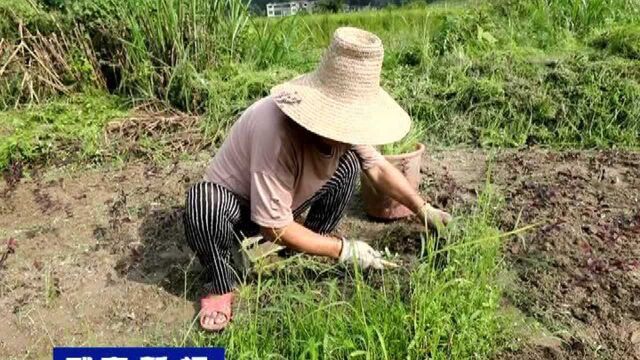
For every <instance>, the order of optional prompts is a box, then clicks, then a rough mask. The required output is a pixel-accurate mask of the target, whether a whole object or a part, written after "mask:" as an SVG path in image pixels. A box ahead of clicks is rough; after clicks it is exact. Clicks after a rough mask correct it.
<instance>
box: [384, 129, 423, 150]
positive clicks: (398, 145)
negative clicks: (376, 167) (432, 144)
mask: <svg viewBox="0 0 640 360" xmlns="http://www.w3.org/2000/svg"><path fill="white" fill-rule="evenodd" d="M426 138H427V131H426V129H425V127H424V125H423V124H422V123H420V122H414V123H413V124H411V129H410V130H409V133H408V134H407V135H405V137H404V138H402V139H401V140H400V141H397V142H394V143H391V144H386V145H383V146H381V147H380V151H381V152H382V154H384V155H399V154H406V153H410V152H412V151H415V150H416V148H417V146H418V144H419V143H421V142H422V141H424V139H426Z"/></svg>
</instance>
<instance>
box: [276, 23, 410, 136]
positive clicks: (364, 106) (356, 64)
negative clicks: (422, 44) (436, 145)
mask: <svg viewBox="0 0 640 360" xmlns="http://www.w3.org/2000/svg"><path fill="white" fill-rule="evenodd" d="M383 56H384V49H383V47H382V41H381V40H380V38H379V37H377V36H376V35H374V34H372V33H370V32H367V31H364V30H360V29H357V28H351V27H342V28H339V29H337V30H336V31H335V33H334V35H333V39H332V41H331V45H330V46H329V48H328V49H327V50H326V51H325V53H324V55H323V57H322V61H321V62H320V65H319V66H318V68H317V69H316V70H315V71H313V72H311V73H308V74H305V75H302V76H299V77H297V78H295V79H293V80H291V81H288V82H286V83H284V84H280V85H277V86H275V87H273V88H272V89H271V95H272V98H273V100H274V101H275V102H276V104H277V105H278V107H279V108H280V109H281V110H282V111H283V112H284V113H285V114H287V115H288V116H289V117H290V118H291V119H293V120H294V121H295V122H297V123H298V124H300V125H301V126H302V127H304V128H306V129H307V130H309V131H311V132H313V133H316V134H318V135H320V136H323V137H326V138H329V139H332V140H336V141H340V142H343V143H347V144H358V145H359V144H368V145H379V144H387V143H390V142H394V141H397V140H400V139H401V138H402V137H403V136H404V135H406V133H407V132H408V131H409V127H410V125H411V120H410V118H409V115H408V114H407V113H406V112H405V111H404V110H403V109H402V108H401V107H400V105H398V103H396V102H395V100H393V99H392V98H391V96H389V94H387V92H386V91H384V90H383V89H382V88H381V87H380V71H381V69H382V58H383Z"/></svg>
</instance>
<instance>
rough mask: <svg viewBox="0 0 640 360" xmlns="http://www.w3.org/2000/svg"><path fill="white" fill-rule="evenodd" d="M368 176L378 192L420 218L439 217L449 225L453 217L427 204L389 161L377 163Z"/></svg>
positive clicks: (367, 170) (370, 169)
mask: <svg viewBox="0 0 640 360" xmlns="http://www.w3.org/2000/svg"><path fill="white" fill-rule="evenodd" d="M364 172H365V174H366V176H368V177H369V180H371V182H372V183H373V186H374V187H375V188H376V190H377V191H379V192H382V193H384V194H386V195H388V196H389V197H391V198H393V199H394V200H396V201H398V202H399V203H401V204H402V205H404V206H406V207H408V208H409V209H411V211H413V212H414V213H415V214H416V215H418V216H419V217H421V218H422V217H423V216H425V215H426V216H427V218H428V220H431V221H432V220H433V219H431V218H432V217H439V218H440V221H442V222H443V223H445V224H446V223H447V222H449V221H450V220H451V215H449V214H447V213H446V212H444V211H441V210H437V209H435V208H433V207H431V205H429V203H427V202H426V201H425V200H424V199H423V198H422V196H420V194H418V192H417V191H416V190H415V189H414V188H413V187H412V186H411V184H409V181H408V180H407V179H406V178H405V177H404V175H402V173H401V172H400V170H398V169H396V167H395V166H393V165H392V164H391V163H390V162H388V161H387V160H382V161H379V162H377V163H376V164H375V165H374V166H372V167H371V168H369V169H366V170H365V171H364Z"/></svg>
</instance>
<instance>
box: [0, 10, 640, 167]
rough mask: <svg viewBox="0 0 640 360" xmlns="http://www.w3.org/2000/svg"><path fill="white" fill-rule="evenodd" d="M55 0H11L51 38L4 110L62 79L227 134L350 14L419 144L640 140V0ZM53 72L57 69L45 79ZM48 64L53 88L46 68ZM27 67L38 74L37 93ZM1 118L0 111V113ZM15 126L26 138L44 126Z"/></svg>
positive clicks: (7, 80) (8, 76)
mask: <svg viewBox="0 0 640 360" xmlns="http://www.w3.org/2000/svg"><path fill="white" fill-rule="evenodd" d="M58 3H59V6H57V7H56V9H57V10H55V11H52V10H51V9H48V8H44V7H42V6H40V7H35V8H34V7H33V6H30V5H29V4H30V3H29V2H26V1H23V2H21V3H20V5H19V6H14V7H12V6H11V5H10V4H9V3H6V4H5V2H2V1H0V9H1V11H3V12H5V13H8V14H9V13H10V14H11V16H10V17H8V18H7V20H6V21H5V23H3V25H2V26H3V29H4V30H3V31H4V32H6V33H7V35H6V36H7V38H11V37H17V38H18V39H19V38H20V37H19V34H18V33H17V32H16V30H17V21H16V19H21V18H24V19H25V24H26V25H27V27H28V28H29V29H30V30H31V31H32V33H34V34H35V33H36V32H37V31H39V32H41V33H42V34H46V35H42V36H45V38H43V39H42V40H41V41H35V40H33V38H29V39H30V40H28V41H30V43H29V44H31V43H33V46H34V48H37V49H39V52H38V53H37V55H38V56H35V59H33V57H34V56H31V57H29V58H25V59H24V61H23V62H20V61H16V58H14V59H13V61H12V62H10V66H9V67H8V68H7V70H6V71H5V74H1V75H0V94H4V95H3V96H2V97H3V99H5V100H3V105H2V106H3V108H4V109H5V110H10V109H11V108H12V107H13V106H14V105H15V104H18V105H17V107H18V108H20V107H22V106H23V105H21V104H23V103H25V102H26V104H29V103H34V102H41V103H46V102H47V101H48V100H47V99H51V97H50V96H51V94H52V93H55V92H57V91H59V90H58V89H59V88H60V86H63V88H64V89H66V90H65V93H74V91H76V90H82V91H89V92H90V93H91V92H93V90H91V89H93V88H96V87H97V88H99V89H100V90H99V91H102V92H104V91H110V92H113V93H115V94H117V95H119V96H125V97H127V98H129V99H133V100H134V101H143V100H148V99H155V100H159V101H161V102H163V103H165V104H166V105H168V106H174V107H177V108H178V109H182V110H183V111H187V112H191V113H196V114H199V115H202V116H203V122H202V126H201V128H202V131H203V134H204V135H205V137H206V138H207V139H209V138H212V139H214V142H213V143H214V144H219V143H220V140H221V139H222V137H223V136H224V133H225V130H226V128H227V127H228V125H229V124H230V123H231V122H233V120H234V119H235V118H236V117H237V116H238V114H239V113H240V112H241V111H242V109H244V108H245V107H246V106H247V105H248V104H250V103H251V102H252V101H254V100H255V99H257V98H259V97H261V96H264V95H266V94H267V93H268V89H269V88H270V87H271V86H272V85H274V84H276V83H278V82H280V81H283V80H285V79H288V78H290V77H293V76H295V75H296V74H299V73H302V72H306V71H310V70H311V69H313V67H314V66H315V64H316V63H317V60H318V58H319V56H320V54H321V52H322V49H323V48H324V47H325V46H326V45H327V43H328V42H329V39H330V36H331V34H332V33H333V31H334V30H335V29H336V28H337V27H339V26H344V25H349V26H358V27H361V28H364V29H368V30H370V31H373V32H375V33H376V34H378V35H379V36H380V37H381V38H382V39H383V42H384V44H385V49H386V57H385V62H384V66H383V76H382V81H383V86H384V87H385V89H387V90H388V91H389V92H390V93H392V95H393V96H394V97H395V98H396V99H398V101H399V102H400V103H401V104H402V105H403V106H404V107H405V108H406V109H407V111H408V112H409V113H410V114H411V116H412V118H413V120H414V122H415V123H417V124H419V125H420V126H421V128H423V129H424V137H423V138H422V139H420V140H421V141H424V142H427V143H429V144H437V145H444V146H451V145H461V144H464V145H468V146H476V147H521V146H529V145H545V146H553V147H558V148H618V147H624V148H638V147H639V146H640V120H639V119H640V69H639V68H638V66H637V56H638V49H637V41H636V40H637V38H638V36H639V35H638V34H639V31H640V30H639V29H638V26H637V23H638V21H639V20H640V10H638V9H640V7H639V6H635V5H637V0H598V1H589V2H582V1H578V0H563V1H553V2H552V1H545V0H536V1H520V0H496V1H493V2H490V3H471V2H469V3H460V2H456V3H453V4H452V5H449V4H448V3H447V2H444V3H441V4H439V5H437V6H428V7H424V6H414V7H411V8H402V9H391V10H378V11H365V12H361V13H353V14H320V15H309V16H297V17H290V18H285V19H277V20H274V19H266V18H250V17H248V13H247V12H246V8H245V7H243V5H242V4H240V3H238V2H237V1H235V0H228V1H222V2H213V3H212V2H208V1H202V0H189V1H186V2H178V1H173V0H145V1H144V2H143V3H139V2H135V1H125V2H122V3H118V4H116V3H114V2H112V1H110V0H102V1H98V2H94V1H77V2H65V1H60V2H58ZM27 20H28V21H27ZM73 24H82V27H81V28H75V29H73V28H72V26H75V25H73ZM11 29H14V30H13V32H11V31H12V30H11ZM56 32H62V33H63V34H68V35H65V36H66V37H65V39H66V40H65V42H64V43H65V44H67V45H65V46H64V47H63V48H61V49H57V50H56V52H55V53H53V54H47V53H46V49H47V48H46V47H44V46H42V45H41V44H44V43H47V41H51V36H53V34H55V33H56ZM35 38H37V36H36V37H35ZM7 44H8V43H7ZM36 45H37V46H36ZM11 46H12V45H11ZM1 48H2V45H0V63H2V62H3V61H5V60H7V59H8V57H10V55H11V54H12V53H13V48H12V47H7V48H5V50H4V51H3V50H2V49H1ZM87 48H89V49H87ZM65 54H66V55H65ZM25 56H26V55H25ZM61 57H62V58H65V59H66V60H65V64H67V65H65V66H49V67H44V68H38V69H35V70H34V69H33V68H31V67H25V66H24V65H22V64H24V63H31V62H34V61H36V60H37V59H49V58H55V59H59V58H61ZM36 63H37V62H36ZM16 64H17V65H16ZM15 66H17V67H15ZM56 69H59V71H60V74H57V76H49V74H50V73H52V72H55V71H56ZM36 70H37V71H38V72H35V73H33V74H30V73H29V71H36ZM45 75H46V76H45ZM43 76H44V77H45V78H46V79H53V80H55V82H56V84H58V85H57V86H56V87H50V86H49V83H50V82H51V81H52V80H49V81H48V82H45V81H41V80H38V79H41V78H42V77H43ZM25 79H27V80H28V81H27V83H28V84H31V85H29V86H28V87H26V89H25V85H24V84H25ZM39 87H42V88H44V89H46V91H44V90H42V91H38V88H39ZM34 88H35V89H34ZM26 94H31V95H30V96H27V95H26ZM90 97H91V96H90ZM19 113H20V114H24V116H30V115H29V113H28V112H19ZM17 114H18V113H16V112H13V113H10V115H9V116H12V118H13V119H15V118H16V116H19V115H17ZM6 116H7V113H6V112H0V118H2V117H5V118H6ZM97 116H98V117H102V116H103V115H102V114H97ZM105 116H107V117H108V116H109V115H108V114H107V115H105ZM24 122H29V121H28V120H25V121H24ZM7 128H8V126H7V125H6V124H3V125H0V129H5V130H4V131H7V130H6V129H7ZM14 128H15V130H14V131H17V132H20V133H19V134H15V136H16V137H19V138H21V139H26V138H29V137H30V136H32V135H34V134H35V133H33V132H30V131H29V130H28V129H27V130H26V132H25V133H21V132H22V131H23V130H22V129H23V128H22V127H14ZM73 134H80V132H74V133H73ZM80 136H81V135H80ZM77 140H78V142H83V140H82V138H77ZM151 141H153V140H151ZM38 142H39V141H37V140H33V139H32V140H31V141H30V142H26V143H25V145H24V146H22V148H21V149H20V150H19V149H18V147H17V146H16V145H11V146H9V147H7V146H6V145H5V146H4V149H3V155H2V159H3V160H2V161H0V168H2V167H5V166H6V164H7V159H8V158H10V157H18V156H19V157H22V158H24V159H27V160H28V159H30V158H31V157H30V156H28V154H29V153H32V152H33V151H31V150H30V149H29V148H30V146H31V145H29V144H37V143H38ZM89 144H92V142H89ZM152 145H153V144H148V145H145V146H146V147H148V148H157V150H158V151H160V152H162V149H161V147H162V145H161V144H159V145H158V146H156V147H154V146H152ZM18 150H19V151H18ZM392 151H393V150H392ZM18 152H20V153H22V154H21V155H19V154H18ZM36 152H37V151H36ZM86 152H87V153H93V154H96V151H95V150H94V149H87V151H86ZM25 154H27V156H25Z"/></svg>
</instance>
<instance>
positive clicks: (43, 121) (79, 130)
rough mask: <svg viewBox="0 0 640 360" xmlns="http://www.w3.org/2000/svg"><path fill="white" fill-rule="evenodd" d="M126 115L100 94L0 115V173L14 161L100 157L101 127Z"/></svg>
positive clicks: (120, 106) (118, 103)
mask: <svg viewBox="0 0 640 360" xmlns="http://www.w3.org/2000/svg"><path fill="white" fill-rule="evenodd" d="M125 114H126V110H124V107H123V104H122V102H121V101H120V100H119V99H118V98H117V97H114V96H109V95H105V94H100V93H96V94H88V93H84V94H78V95H75V96H71V97H67V98H64V99H59V100H55V101H52V102H49V103H47V104H45V105H40V106H34V107H32V108H27V109H21V110H13V111H6V112H0V134H1V135H2V136H0V170H1V169H4V168H6V167H7V166H8V165H9V164H10V163H11V162H14V161H16V162H26V163H43V162H46V161H48V160H52V159H56V160H58V161H66V160H90V159H93V158H96V157H99V156H101V155H102V154H104V153H105V152H106V151H107V149H105V147H104V136H103V128H104V125H105V124H106V123H107V122H108V121H109V120H111V119H114V118H117V117H121V116H124V115H125Z"/></svg>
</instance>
